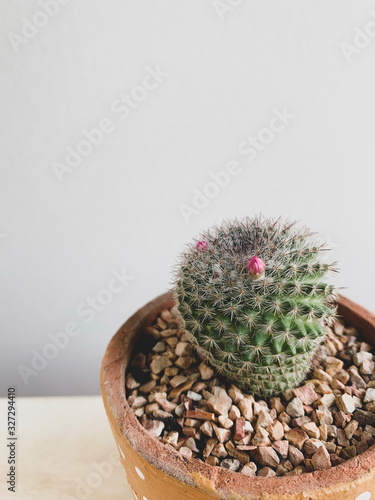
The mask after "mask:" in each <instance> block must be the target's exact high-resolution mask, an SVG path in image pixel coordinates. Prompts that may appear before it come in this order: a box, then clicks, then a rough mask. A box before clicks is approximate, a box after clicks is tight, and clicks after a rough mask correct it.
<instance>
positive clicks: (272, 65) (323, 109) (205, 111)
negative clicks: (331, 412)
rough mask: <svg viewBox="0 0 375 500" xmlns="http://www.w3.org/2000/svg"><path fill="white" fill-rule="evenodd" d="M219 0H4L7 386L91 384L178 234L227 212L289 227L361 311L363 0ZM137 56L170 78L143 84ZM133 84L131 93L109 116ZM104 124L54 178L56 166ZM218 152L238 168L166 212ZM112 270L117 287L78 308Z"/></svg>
mask: <svg viewBox="0 0 375 500" xmlns="http://www.w3.org/2000/svg"><path fill="white" fill-rule="evenodd" d="M49 1H50V2H52V4H53V0H49ZM220 1H221V0H216V6H215V1H214V0H185V1H182V0H179V1H177V0H146V1H145V0H144V1H140V0H134V1H131V0H123V1H120V0H106V1H105V2H104V1H100V0H80V1H78V0H71V1H70V2H68V1H67V0H65V3H66V5H60V6H58V7H55V11H56V12H53V11H50V14H51V13H55V15H54V16H53V17H48V16H47V15H45V16H43V14H42V15H40V14H38V15H36V13H37V12H38V11H40V9H41V7H40V5H42V4H43V3H44V4H46V3H48V0H40V1H39V2H37V1H30V0H11V1H10V0H1V1H0V7H1V20H0V21H1V26H0V31H1V33H0V40H1V97H0V99H1V109H2V111H1V118H0V120H1V127H2V128H1V134H0V141H1V144H0V151H1V155H2V162H1V174H0V185H1V198H0V199H1V211H0V235H1V236H0V269H1V275H0V276H1V277H0V287H1V297H0V304H1V306H0V308H1V319H0V321H1V325H0V328H1V341H2V345H1V354H0V357H1V359H0V370H1V373H0V380H1V390H2V391H3V390H4V389H5V387H6V386H9V385H15V386H17V387H18V391H19V394H24V395H41V394H94V393H97V392H98V391H99V384H98V378H99V366H100V361H101V358H102V355H103V352H104V350H105V347H106V345H107V343H108V341H109V339H110V338H111V337H112V335H113V334H114V333H115V331H116V329H117V328H118V327H119V326H120V325H121V324H122V323H123V322H124V320H125V319H126V318H127V317H128V316H129V315H130V314H131V313H133V312H134V311H135V310H136V309H137V308H138V307H140V306H142V305H143V304H144V303H145V302H146V301H148V300H150V299H152V298H153V297H155V296H156V295H158V294H160V293H162V292H164V291H165V290H167V289H168V287H169V284H170V280H171V274H170V270H171V267H172V266H173V264H174V263H175V259H176V256H177V255H178V253H179V252H180V251H181V249H182V248H183V245H184V243H185V242H187V241H189V240H190V239H191V238H192V237H193V236H195V235H196V234H197V233H199V231H200V230H201V229H204V228H207V227H208V226H210V225H211V224H213V223H215V222H220V221H221V220H222V219H224V218H230V217H233V216H239V217H241V216H242V215H253V214H255V213H259V212H262V213H263V214H265V215H282V216H284V217H290V218H296V219H300V220H302V221H303V222H304V223H305V224H307V225H309V226H310V227H311V228H313V229H314V230H316V231H318V232H320V233H321V234H322V235H323V237H324V238H325V239H327V240H328V242H329V243H330V244H332V245H333V247H334V255H333V258H337V259H339V261H340V268H341V274H340V276H339V278H338V283H339V284H340V285H342V286H346V287H347V290H346V291H345V293H346V295H347V296H349V297H350V298H352V299H353V300H355V301H358V302H360V303H361V304H362V305H364V306H366V307H367V308H369V309H372V310H374V309H375V303H374V298H375V297H374V286H373V284H374V282H375V270H374V269H375V265H374V248H375V236H374V224H373V220H374V205H375V202H374V173H373V172H374V156H375V141H374V125H375V92H374V88H375V64H374V61H375V39H374V35H375V2H373V1H372V2H371V1H365V0H358V1H357V2H351V1H348V0H340V1H339V0H336V1H334V2H326V1H323V0H316V1H314V2H310V1H305V0H283V2H280V1H279V0H270V1H267V0H252V1H246V2H242V3H241V2H240V1H239V0H222V1H221V8H224V7H223V6H224V5H227V6H229V7H227V9H226V10H225V11H224V13H222V19H221V18H220V16H219V9H220ZM230 2H231V3H232V5H234V4H236V3H237V4H238V6H232V7H231V6H230ZM51 8H52V7H50V9H51ZM57 10H58V12H57ZM371 12H373V14H372V13H371ZM33 16H34V22H36V23H37V24H39V25H41V24H45V26H43V27H40V28H37V29H36V30H34V32H33V31H32V29H33V28H32V27H30V25H29V24H28V22H29V21H32V20H33ZM356 27H358V28H359V29H360V30H364V29H366V30H367V31H368V32H369V33H370V36H367V35H363V34H362V35H361V32H360V31H356ZM10 33H13V35H10ZM25 35H26V36H28V37H29V38H26V37H25ZM22 37H23V39H22ZM354 38H355V39H354ZM343 43H346V44H348V45H342V44H343ZM350 44H351V48H350ZM344 52H345V54H344ZM147 67H149V68H151V69H154V70H157V68H159V71H161V72H162V73H163V72H164V73H167V74H168V76H161V77H160V80H161V81H160V82H156V81H155V80H150V79H148V80H146V84H148V85H153V84H154V83H155V82H156V83H157V86H156V88H155V89H153V90H149V91H147V92H146V93H144V94H142V90H141V89H139V88H138V89H135V88H136V86H138V85H139V84H141V83H142V81H143V79H144V77H145V75H146V74H147V72H148V71H149V70H147V69H146V68H147ZM128 93H133V96H135V98H136V99H143V98H144V100H143V101H142V102H139V103H138V104H137V103H136V102H135V101H134V100H132V101H131V105H132V106H133V104H132V103H134V109H131V110H130V112H129V113H128V116H126V117H125V118H124V119H121V117H124V115H125V113H126V111H125V109H124V108H122V109H120V108H119V106H120V105H119V103H118V101H116V99H119V98H120V96H121V94H124V96H123V97H124V98H125V99H126V94H128ZM111 106H112V108H111ZM284 108H285V109H286V112H287V113H289V114H291V115H295V117H294V118H290V119H289V124H287V125H286V124H284V130H282V131H280V132H277V133H275V136H274V138H273V139H272V140H270V142H269V144H266V145H265V146H264V149H263V150H262V151H258V152H257V155H256V157H255V158H254V159H253V161H251V162H250V161H247V159H248V158H249V157H250V156H251V155H252V154H251V153H250V152H249V151H248V152H247V153H246V154H243V152H244V145H243V144H242V146H240V145H241V143H243V141H245V140H246V138H247V137H249V136H251V135H254V136H257V135H258V133H261V135H262V137H263V138H265V139H266V140H267V138H268V137H270V136H269V135H267V131H266V132H265V131H261V129H263V128H264V127H268V125H269V124H270V121H271V120H272V118H273V116H274V115H275V111H274V109H277V110H279V112H282V110H283V109H284ZM104 119H109V120H111V124H112V125H111V128H112V129H113V130H112V132H111V133H108V134H105V136H104V139H103V141H102V142H101V144H99V145H98V146H97V147H94V148H93V150H92V152H91V154H90V155H88V156H87V157H86V158H84V159H83V160H82V162H81V163H80V165H78V166H77V167H76V168H74V169H71V171H70V172H68V171H66V172H65V173H63V174H60V177H61V179H62V181H61V182H60V181H59V179H58V176H57V175H56V173H55V171H54V169H53V167H52V164H53V163H54V162H60V163H65V155H66V151H65V148H66V147H67V146H71V147H73V148H76V147H77V144H78V143H79V142H80V141H81V140H82V139H84V136H83V134H82V130H83V129H93V128H97V127H98V125H99V123H100V122H101V121H102V120H104ZM272 123H275V124H276V126H278V127H279V128H281V125H282V123H281V121H280V120H279V121H275V120H274V121H273V122H272ZM106 125H107V127H108V122H107V123H106ZM262 147H263V146H262ZM239 148H240V150H241V151H242V154H241V152H240V150H239ZM245 149H246V148H245ZM252 156H254V155H252ZM231 160H233V161H237V162H238V166H237V168H238V169H241V173H240V174H239V175H237V176H232V178H231V182H230V184H229V185H228V186H227V187H226V188H223V189H222V190H221V192H220V194H218V195H217V196H216V197H215V198H213V199H211V200H210V202H209V203H208V205H207V206H206V207H205V208H204V209H202V210H201V211H200V213H198V214H195V215H192V216H191V217H190V218H189V221H188V223H187V222H186V221H185V220H184V218H183V216H182V214H181V211H180V208H179V206H180V205H181V204H182V203H184V204H186V205H192V197H193V192H194V189H203V188H204V187H205V188H206V189H207V183H208V182H209V181H210V174H209V173H210V172H217V171H219V170H221V169H223V168H225V166H226V165H227V163H228V162H229V161H231ZM66 170H68V169H66ZM211 188H212V186H211ZM122 269H124V270H125V274H126V275H131V276H133V277H134V279H132V280H131V281H129V284H128V286H123V289H122V292H121V293H118V294H116V295H114V296H113V300H112V301H111V302H110V303H109V304H108V305H106V306H105V307H104V308H103V310H102V311H100V312H96V313H95V314H91V315H90V317H89V316H88V313H87V314H86V315H84V316H82V315H80V314H79V313H77V306H78V305H79V304H81V303H82V302H83V303H84V302H85V301H86V300H87V298H88V297H95V296H96V295H97V294H98V293H99V294H100V297H101V299H102V300H103V299H106V298H108V297H109V296H108V294H106V292H102V290H103V289H105V288H106V287H107V286H108V285H109V284H111V285H114V286H117V285H116V283H115V282H114V281H111V277H113V273H114V272H116V271H117V272H120V271H121V270H122ZM81 307H83V308H85V307H87V306H84V305H83V306H82V304H81ZM84 310H86V309H83V310H81V311H84ZM88 319H92V321H91V322H86V320H88ZM70 322H75V323H76V325H77V326H76V328H79V330H76V333H77V332H78V331H79V332H80V333H79V334H78V335H76V336H75V337H74V338H71V339H70V341H69V343H68V345H67V346H66V347H65V349H61V350H59V351H58V352H57V354H56V352H52V353H51V352H50V354H51V356H53V355H56V357H55V358H54V359H53V360H49V361H47V362H46V363H45V364H46V366H45V367H43V365H40V366H39V367H38V369H39V371H38V370H36V371H34V372H29V374H28V375H29V376H28V377H26V376H24V378H27V384H25V383H24V382H23V380H22V377H21V376H20V373H19V366H20V365H23V366H24V370H25V369H26V367H27V368H28V369H30V368H32V364H31V363H32V358H33V350H36V351H37V352H39V353H40V352H42V350H43V349H45V346H46V344H48V342H50V338H49V334H57V333H58V332H61V331H62V330H63V329H64V328H65V325H66V324H67V323H70ZM63 337H64V335H60V341H62V339H63ZM65 337H66V336H65ZM34 362H35V360H34ZM31 373H32V374H31Z"/></svg>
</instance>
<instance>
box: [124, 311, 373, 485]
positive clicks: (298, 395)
mask: <svg viewBox="0 0 375 500" xmlns="http://www.w3.org/2000/svg"><path fill="white" fill-rule="evenodd" d="M150 345H153V347H152V349H151V350H150V348H149V346H150ZM142 346H144V347H142ZM146 346H147V347H146ZM138 349H139V351H137V352H136V353H135V354H134V356H133V360H132V363H131V367H130V370H129V373H128V374H127V375H126V391H127V400H128V404H129V406H130V408H131V409H132V411H133V412H134V414H135V416H136V417H137V418H138V419H139V421H140V423H141V425H142V426H143V427H144V428H145V429H146V430H147V431H148V432H149V433H150V435H151V436H153V437H154V438H155V439H159V440H160V441H162V442H163V443H165V445H167V446H172V447H173V448H175V449H176V450H178V451H179V452H180V454H181V455H182V456H183V457H186V458H189V459H190V458H195V459H198V460H201V461H203V462H206V463H208V464H209V465H212V466H217V467H223V468H225V469H228V470H231V471H235V472H238V473H242V474H244V475H246V476H249V477H252V476H261V477H271V476H275V475H276V476H284V475H299V474H302V473H304V472H312V471H314V470H325V469H328V468H330V467H332V466H335V465H338V464H340V463H342V462H344V461H345V460H348V459H350V458H352V457H354V456H356V455H358V454H360V453H362V452H363V451H365V450H367V449H368V448H369V447H370V446H372V445H373V444H374V443H375V356H374V354H373V350H372V348H371V346H370V345H369V344H367V343H366V342H363V341H362V340H361V339H360V337H359V334H358V332H357V330H356V329H355V328H353V327H351V326H346V325H343V324H342V323H337V324H335V325H334V327H333V329H331V328H327V335H326V339H325V342H324V344H323V345H322V346H321V348H320V351H319V356H317V358H316V362H315V366H314V370H313V371H312V373H311V375H310V377H309V378H308V379H307V380H306V381H305V383H304V384H303V385H301V386H300V387H298V388H296V389H288V390H287V391H286V392H285V393H283V394H282V395H281V396H277V397H273V398H269V399H266V400H264V399H260V398H254V397H253V396H252V395H250V394H247V393H244V392H242V391H241V390H240V389H239V388H238V387H236V386H234V385H228V384H226V383H225V381H222V380H221V379H220V378H218V376H217V374H216V373H215V371H214V369H213V368H212V367H210V366H208V365H206V364H205V363H202V362H201V361H200V359H199V357H198V356H197V354H196V353H195V351H194V348H193V346H192V345H191V343H190V342H189V335H187V334H186V333H185V332H184V331H183V330H181V329H180V327H179V323H178V321H177V319H176V318H175V317H174V315H173V313H172V311H170V310H164V311H162V312H161V314H160V316H159V317H158V318H157V319H156V320H155V321H154V323H153V324H152V325H150V326H148V327H147V328H146V329H145V333H144V336H143V338H141V339H140V341H139V342H138Z"/></svg>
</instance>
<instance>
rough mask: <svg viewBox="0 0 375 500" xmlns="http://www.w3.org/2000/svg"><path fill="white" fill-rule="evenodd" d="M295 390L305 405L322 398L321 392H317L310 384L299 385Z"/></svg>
mask: <svg viewBox="0 0 375 500" xmlns="http://www.w3.org/2000/svg"><path fill="white" fill-rule="evenodd" d="M293 392H294V394H295V396H296V397H297V398H299V399H300V401H302V403H303V404H304V405H311V404H312V403H314V401H316V400H317V399H319V398H320V396H319V394H317V393H316V392H315V391H314V389H313V388H312V387H310V386H308V385H303V386H301V387H297V389H294V390H293Z"/></svg>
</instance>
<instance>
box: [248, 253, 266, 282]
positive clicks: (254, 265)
mask: <svg viewBox="0 0 375 500" xmlns="http://www.w3.org/2000/svg"><path fill="white" fill-rule="evenodd" d="M246 267H247V269H248V270H249V271H250V274H251V275H252V276H254V277H255V278H258V277H259V276H261V275H262V274H263V273H264V270H265V269H266V264H265V263H264V262H263V261H262V259H260V258H259V257H257V256H256V255H254V257H250V259H249V260H248V261H247V263H246Z"/></svg>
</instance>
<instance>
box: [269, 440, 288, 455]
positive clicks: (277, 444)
mask: <svg viewBox="0 0 375 500" xmlns="http://www.w3.org/2000/svg"><path fill="white" fill-rule="evenodd" d="M272 448H273V449H274V450H276V451H277V453H278V454H279V455H281V456H282V457H283V458H287V456H288V451H289V442H288V441H287V440H286V439H282V440H280V441H274V442H273V443H272Z"/></svg>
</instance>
